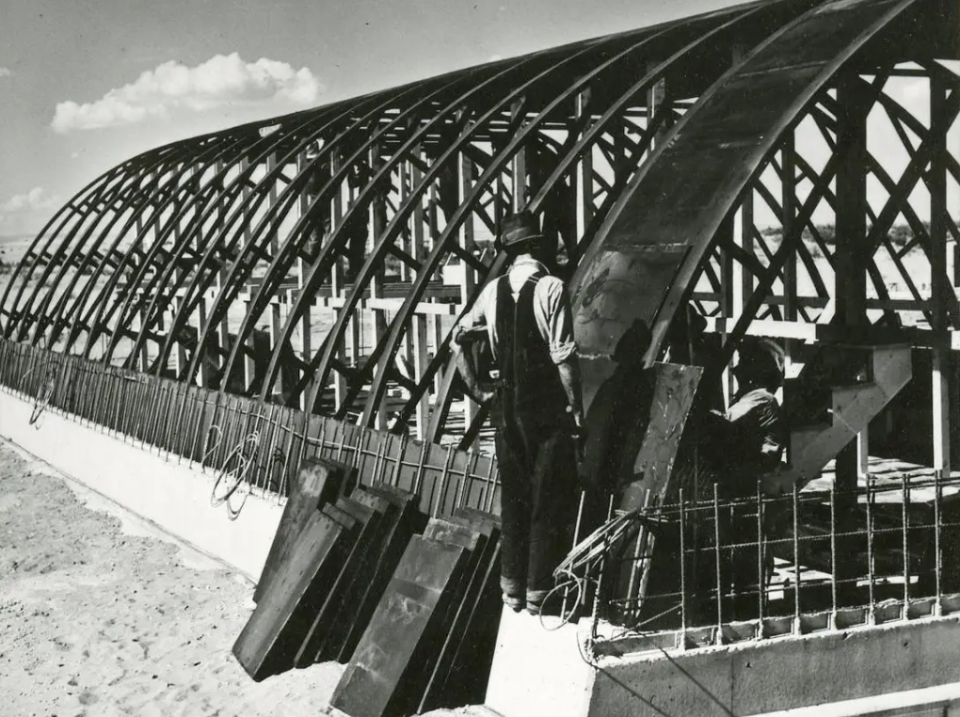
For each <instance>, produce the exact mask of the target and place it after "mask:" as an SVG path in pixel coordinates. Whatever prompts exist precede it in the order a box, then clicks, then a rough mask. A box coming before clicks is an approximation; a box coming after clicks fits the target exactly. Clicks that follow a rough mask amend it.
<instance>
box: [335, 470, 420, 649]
mask: <svg viewBox="0 0 960 717" xmlns="http://www.w3.org/2000/svg"><path fill="white" fill-rule="evenodd" d="M367 490H368V491H369V492H370V493H371V494H372V495H374V496H377V497H380V498H383V499H384V500H387V501H388V502H390V503H391V504H392V505H393V506H394V507H395V508H396V509H397V510H398V513H397V517H396V520H395V521H394V522H393V523H392V525H391V526H390V527H391V529H390V530H389V531H385V532H384V534H383V536H382V541H383V542H382V545H381V547H380V550H379V551H378V553H377V559H376V563H375V565H374V566H373V568H372V571H371V573H370V577H369V580H367V581H366V582H358V584H357V594H358V597H357V599H356V602H355V603H346V607H347V609H348V612H347V613H345V614H344V615H343V617H342V619H340V618H338V620H337V633H336V636H335V637H333V638H331V645H333V644H335V643H334V640H335V641H336V642H338V643H339V648H338V651H337V653H336V655H333V653H332V650H331V653H330V655H329V656H328V655H326V654H325V655H324V657H325V658H329V659H335V660H337V661H338V662H347V661H349V660H350V659H351V658H352V656H353V653H354V650H355V649H356V647H357V644H358V643H359V642H360V638H361V637H362V636H363V633H364V632H365V631H366V629H367V626H368V625H369V624H370V620H371V619H372V618H373V615H374V613H375V612H376V609H377V606H378V605H379V604H380V600H381V598H382V597H383V595H384V593H385V592H386V590H387V586H388V585H389V583H390V580H391V579H392V578H393V574H394V572H395V571H396V569H397V566H398V565H399V563H400V560H401V558H402V557H403V555H404V552H405V551H406V548H407V545H408V544H409V542H410V538H412V537H413V535H414V533H416V532H418V531H419V530H420V529H421V528H422V525H421V521H422V516H421V515H420V513H418V512H417V509H416V505H415V501H416V496H414V495H413V494H412V493H409V492H407V491H403V490H401V489H399V488H394V487H391V486H384V485H373V486H370V487H369V488H368V489H367ZM351 608H352V609H351ZM348 613H349V615H348ZM341 633H342V634H341Z"/></svg>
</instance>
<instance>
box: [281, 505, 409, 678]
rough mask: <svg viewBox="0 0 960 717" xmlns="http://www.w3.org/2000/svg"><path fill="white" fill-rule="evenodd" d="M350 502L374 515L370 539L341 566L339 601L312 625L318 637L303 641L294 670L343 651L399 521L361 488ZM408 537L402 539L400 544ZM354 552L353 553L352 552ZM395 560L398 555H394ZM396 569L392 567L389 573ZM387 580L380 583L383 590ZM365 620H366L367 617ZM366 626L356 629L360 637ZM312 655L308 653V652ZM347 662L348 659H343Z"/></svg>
mask: <svg viewBox="0 0 960 717" xmlns="http://www.w3.org/2000/svg"><path fill="white" fill-rule="evenodd" d="M350 497H351V499H352V500H354V501H356V502H357V503H360V504H361V505H365V506H367V507H368V508H370V509H371V510H373V511H375V512H376V514H377V525H376V530H374V531H370V537H369V541H368V543H367V545H366V546H365V548H364V550H363V552H362V554H360V553H358V554H357V555H356V556H351V558H350V560H348V561H347V565H345V566H344V570H345V571H346V572H345V575H344V584H343V586H342V588H341V590H340V596H339V600H338V602H337V605H336V608H335V610H334V611H333V612H332V613H331V614H330V615H329V616H328V618H327V619H326V621H325V622H324V623H323V624H322V626H321V625H319V624H316V625H315V626H314V627H313V628H311V630H312V631H316V630H317V629H318V628H320V627H322V635H320V636H318V638H317V639H314V638H313V637H312V636H311V635H308V636H307V639H306V640H305V641H304V650H303V654H302V655H298V656H297V666H303V667H306V666H307V665H309V664H311V663H313V662H324V661H327V660H336V659H337V657H338V656H339V654H340V650H341V649H342V648H343V643H344V639H345V638H346V636H347V634H348V633H349V631H350V628H351V626H353V625H354V624H355V623H356V621H357V619H358V610H359V609H360V607H361V604H360V601H361V600H362V598H363V596H364V594H365V593H366V589H367V587H369V586H370V583H371V581H372V580H373V578H374V575H375V573H376V570H377V564H378V562H379V560H380V557H381V555H382V554H383V552H384V549H385V547H386V541H387V540H389V539H390V537H391V536H392V535H393V534H394V529H395V527H396V523H397V520H398V519H399V518H400V515H401V511H400V506H398V505H395V504H394V503H391V502H390V501H389V500H387V499H386V498H382V497H380V496H378V495H375V494H373V493H371V492H369V491H367V490H365V489H363V488H357V489H356V490H355V491H354V492H353V494H352V495H351V496H350ZM409 539H410V536H409V535H408V536H406V537H405V538H404V544H406V543H407V542H408V541H409ZM355 552H357V551H356V550H355ZM397 557H398V559H399V553H398V554H397ZM395 568H396V564H394V565H393V568H392V569H391V571H390V572H391V574H392V572H393V569H395ZM387 580H389V577H387V578H386V579H385V580H383V581H382V587H386V583H387ZM368 618H369V616H368ZM365 627H366V624H364V625H361V626H359V628H360V630H361V633H362V630H363V628H365ZM311 651H312V652H311ZM347 657H348V658H349V656H347Z"/></svg>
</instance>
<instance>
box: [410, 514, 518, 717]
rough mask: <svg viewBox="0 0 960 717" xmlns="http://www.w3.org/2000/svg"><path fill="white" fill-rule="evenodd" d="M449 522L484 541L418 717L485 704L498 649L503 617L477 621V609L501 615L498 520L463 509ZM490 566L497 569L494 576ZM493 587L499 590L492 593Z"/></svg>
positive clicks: (427, 685)
mask: <svg viewBox="0 0 960 717" xmlns="http://www.w3.org/2000/svg"><path fill="white" fill-rule="evenodd" d="M447 520H449V521H450V522H455V523H457V524H459V525H461V526H463V527H465V528H468V529H470V530H471V531H476V532H478V533H479V534H480V535H481V536H482V538H483V540H482V541H481V542H480V544H479V545H478V549H477V551H476V553H477V554H476V557H475V559H474V560H473V561H472V570H470V571H469V574H468V582H467V584H466V586H465V589H464V591H463V595H462V597H461V599H460V601H459V604H458V605H457V608H456V611H455V613H454V615H453V619H452V621H451V625H450V629H449V630H448V632H447V638H446V640H445V641H444V643H443V646H442V648H441V649H440V653H439V654H438V656H437V660H436V664H435V665H434V668H433V670H432V672H431V674H430V677H429V679H428V680H427V683H426V685H425V686H424V691H423V696H422V698H421V700H420V704H419V707H418V709H417V711H418V712H419V713H423V712H426V711H428V710H432V709H435V708H437V707H453V706H459V705H463V704H471V703H477V702H481V701H482V700H483V697H484V693H485V692H486V682H487V678H488V677H489V671H490V665H491V664H492V661H493V651H494V649H495V648H496V640H497V627H498V626H499V619H497V620H494V621H491V620H489V619H488V620H486V621H485V622H484V621H482V620H478V619H475V618H478V617H479V616H478V613H477V611H478V610H484V611H486V612H487V613H488V614H492V615H495V616H499V612H500V610H499V608H500V592H499V560H498V557H499V547H500V544H499V539H500V526H499V520H497V519H495V518H494V517H493V516H492V515H490V514H489V513H483V512H481V511H476V510H469V511H459V510H458V511H456V512H455V513H454V515H452V516H448V518H447ZM431 522H432V521H431ZM491 568H495V571H494V572H493V574H491ZM491 577H492V578H493V581H492V583H491V581H490V578H491ZM491 584H492V585H493V586H494V588H495V589H493V590H491V589H490V587H491ZM484 626H486V627H484ZM471 628H473V629H471ZM478 628H479V629H478ZM451 676H452V677H451Z"/></svg>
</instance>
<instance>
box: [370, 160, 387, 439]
mask: <svg viewBox="0 0 960 717" xmlns="http://www.w3.org/2000/svg"><path fill="white" fill-rule="evenodd" d="M368 156H369V162H370V175H371V177H372V176H373V175H375V174H376V173H377V172H378V171H379V170H380V147H379V145H374V146H372V147H371V148H370V150H369V155H368ZM385 215H386V196H385V192H383V191H382V190H380V189H379V188H378V189H377V191H376V192H375V193H374V197H373V201H372V202H370V208H369V209H368V211H367V216H368V222H369V226H370V231H369V236H370V239H371V241H372V244H373V246H376V244H377V242H378V241H379V240H380V235H381V234H382V233H383V230H384V229H385V228H386V226H385V225H384V222H383V218H384V216H385ZM368 249H369V250H370V251H372V248H369V247H368ZM382 267H383V265H382V263H381V265H380V267H379V268H378V269H377V270H376V272H375V273H374V275H373V278H372V279H371V280H370V298H373V299H378V298H381V297H382V296H383V268H382ZM370 313H371V315H372V316H371V319H372V320H371V322H370V324H371V325H370V334H371V336H370V346H371V349H372V348H374V347H376V346H377V344H378V343H379V342H380V339H381V337H383V336H384V335H385V334H386V333H387V321H386V317H385V316H384V312H383V310H382V309H378V308H372V309H371V310H370ZM388 400H389V399H388V398H387V396H386V395H385V396H384V397H383V398H382V399H381V400H380V404H379V405H378V406H377V410H376V413H375V415H374V422H373V427H374V428H378V429H384V428H386V427H387V410H386V407H385V404H386V402H387V401H388Z"/></svg>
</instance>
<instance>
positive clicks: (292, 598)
mask: <svg viewBox="0 0 960 717" xmlns="http://www.w3.org/2000/svg"><path fill="white" fill-rule="evenodd" d="M338 517H339V519H340V520H343V519H344V518H345V516H338ZM340 520H335V519H334V518H333V517H331V515H330V514H328V513H327V512H326V510H324V511H314V512H313V513H311V514H310V516H309V518H308V520H307V522H306V524H305V525H304V527H303V531H302V532H301V534H300V536H299V537H298V538H297V540H296V541H295V543H294V545H293V548H292V550H291V553H290V555H289V557H288V559H287V560H286V561H285V562H284V563H283V565H282V567H281V569H280V570H279V572H278V573H277V575H276V577H275V578H274V579H273V587H272V588H271V590H269V591H268V592H266V593H264V596H263V599H262V600H261V601H260V603H259V604H258V605H257V608H256V609H255V610H254V611H253V614H252V615H251V616H250V619H249V620H248V621H247V624H246V626H245V627H244V628H243V631H242V632H241V633H240V636H239V637H238V638H237V641H236V643H235V644H234V646H233V654H234V655H235V656H236V658H237V660H238V661H239V662H240V664H241V666H242V667H243V669H244V670H246V672H247V674H249V675H250V676H251V677H252V678H253V679H254V680H256V681H258V682H259V681H260V680H263V679H264V678H266V677H269V676H270V675H275V674H279V673H281V672H283V671H285V670H287V669H289V668H291V667H293V659H294V656H295V655H296V653H297V651H298V649H299V647H300V644H301V642H302V640H303V635H304V632H305V630H306V629H307V627H308V626H309V621H310V619H311V618H312V617H313V615H314V614H315V612H316V610H317V609H318V607H319V604H318V597H320V598H322V595H323V592H324V591H323V587H324V586H325V585H327V584H328V583H329V582H330V581H331V580H333V579H335V577H336V575H337V574H338V573H339V571H340V568H341V566H342V563H343V560H344V558H345V557H346V555H347V553H348V551H349V549H350V547H351V546H352V543H353V531H352V530H351V529H350V528H347V527H344V525H343V524H342V523H341V522H340Z"/></svg>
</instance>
